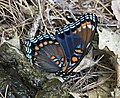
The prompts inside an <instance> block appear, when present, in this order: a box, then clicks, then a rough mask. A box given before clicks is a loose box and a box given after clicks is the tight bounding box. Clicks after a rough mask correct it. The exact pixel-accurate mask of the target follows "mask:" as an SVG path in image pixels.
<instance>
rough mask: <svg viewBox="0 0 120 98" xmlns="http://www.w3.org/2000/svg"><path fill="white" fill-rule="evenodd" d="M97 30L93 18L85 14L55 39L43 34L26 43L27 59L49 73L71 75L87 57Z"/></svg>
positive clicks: (95, 18)
mask: <svg viewBox="0 0 120 98" xmlns="http://www.w3.org/2000/svg"><path fill="white" fill-rule="evenodd" d="M96 28H97V17H96V15H95V14H90V13H86V14H84V15H82V16H81V17H80V18H79V19H78V20H77V21H76V22H74V23H72V24H69V25H67V26H65V27H64V28H61V29H59V30H57V32H56V33H55V35H54V34H52V33H51V34H48V33H46V34H41V35H39V36H36V37H34V38H32V39H28V40H26V41H25V46H26V56H27V58H28V59H29V60H31V61H32V62H33V63H34V64H35V65H37V66H40V68H42V69H45V70H46V71H48V72H52V73H56V75H58V76H62V77H64V76H67V75H70V74H72V73H73V70H74V69H75V68H76V67H77V66H78V65H79V63H80V62H81V60H82V59H83V57H84V56H85V55H86V52H87V51H88V48H89V46H90V44H91V41H92V39H93V37H94V34H95V32H96Z"/></svg>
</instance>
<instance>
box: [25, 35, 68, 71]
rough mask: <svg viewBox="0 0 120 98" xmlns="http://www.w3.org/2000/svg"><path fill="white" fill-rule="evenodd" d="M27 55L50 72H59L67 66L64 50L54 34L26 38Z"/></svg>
mask: <svg viewBox="0 0 120 98" xmlns="http://www.w3.org/2000/svg"><path fill="white" fill-rule="evenodd" d="M25 45H26V56H27V57H28V59H29V60H31V61H32V62H33V63H34V64H35V65H38V66H39V67H40V68H42V69H45V70H46V71H48V72H57V71H60V70H61V69H63V68H64V66H66V63H67V62H66V58H65V55H64V52H63V50H62V48H61V46H60V44H59V42H58V41H57V40H56V39H55V37H54V35H53V34H42V35H40V36H37V37H35V38H33V39H30V40H26V42H25Z"/></svg>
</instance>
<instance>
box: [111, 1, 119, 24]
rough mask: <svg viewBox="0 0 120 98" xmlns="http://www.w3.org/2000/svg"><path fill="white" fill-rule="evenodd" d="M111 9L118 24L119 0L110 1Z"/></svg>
mask: <svg viewBox="0 0 120 98" xmlns="http://www.w3.org/2000/svg"><path fill="white" fill-rule="evenodd" d="M111 8H112V10H113V13H114V15H115V17H116V19H117V20H118V21H119V22H120V0H112V6H111Z"/></svg>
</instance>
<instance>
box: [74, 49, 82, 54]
mask: <svg viewBox="0 0 120 98" xmlns="http://www.w3.org/2000/svg"><path fill="white" fill-rule="evenodd" d="M75 52H77V53H83V51H82V50H81V49H75Z"/></svg>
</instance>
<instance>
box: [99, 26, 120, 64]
mask: <svg viewBox="0 0 120 98" xmlns="http://www.w3.org/2000/svg"><path fill="white" fill-rule="evenodd" d="M98 33H99V48H100V49H104V47H105V46H107V47H108V48H109V49H110V50H111V51H113V52H114V53H115V55H118V59H117V62H118V63H119V65H120V33H117V32H113V31H112V30H110V29H105V28H102V31H101V32H100V31H99V30H98Z"/></svg>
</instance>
